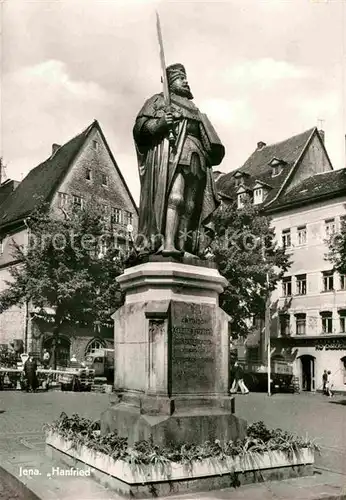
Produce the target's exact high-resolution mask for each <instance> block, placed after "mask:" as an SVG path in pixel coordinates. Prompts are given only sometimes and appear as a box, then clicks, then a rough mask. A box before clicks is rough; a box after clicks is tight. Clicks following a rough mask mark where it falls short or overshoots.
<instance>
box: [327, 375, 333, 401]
mask: <svg viewBox="0 0 346 500" xmlns="http://www.w3.org/2000/svg"><path fill="white" fill-rule="evenodd" d="M330 376H331V372H330V371H329V370H328V372H327V382H326V394H327V396H329V397H330V398H331V397H332V396H333V392H332V387H333V384H332V381H331V377H330Z"/></svg>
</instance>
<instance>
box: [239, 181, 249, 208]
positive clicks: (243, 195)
mask: <svg viewBox="0 0 346 500" xmlns="http://www.w3.org/2000/svg"><path fill="white" fill-rule="evenodd" d="M248 199H249V191H248V189H246V188H245V187H244V186H240V187H239V189H238V191H237V204H238V208H243V207H244V204H245V202H246V200H248Z"/></svg>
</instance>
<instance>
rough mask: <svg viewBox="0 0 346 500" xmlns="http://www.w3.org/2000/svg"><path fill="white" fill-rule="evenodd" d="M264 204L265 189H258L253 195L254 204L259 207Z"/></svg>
mask: <svg viewBox="0 0 346 500" xmlns="http://www.w3.org/2000/svg"><path fill="white" fill-rule="evenodd" d="M262 202H263V188H261V187H260V188H256V189H255V190H254V193H253V203H254V205H258V204H259V203H262Z"/></svg>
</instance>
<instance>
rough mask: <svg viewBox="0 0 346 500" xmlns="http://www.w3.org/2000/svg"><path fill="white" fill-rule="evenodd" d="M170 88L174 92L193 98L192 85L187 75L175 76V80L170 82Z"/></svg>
mask: <svg viewBox="0 0 346 500" xmlns="http://www.w3.org/2000/svg"><path fill="white" fill-rule="evenodd" d="M169 88H170V89H171V91H172V92H173V93H174V94H177V95H180V96H181V97H186V98H187V99H193V95H192V93H191V90H190V86H189V84H188V82H187V80H186V77H185V76H183V75H181V76H178V77H177V78H175V79H174V81H173V82H171V83H170V85H169Z"/></svg>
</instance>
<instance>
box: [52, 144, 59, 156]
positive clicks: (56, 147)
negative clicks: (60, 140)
mask: <svg viewBox="0 0 346 500" xmlns="http://www.w3.org/2000/svg"><path fill="white" fill-rule="evenodd" d="M59 148H61V145H60V144H55V143H54V144H52V155H54V154H55V153H56V152H57V151H58V149H59Z"/></svg>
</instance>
